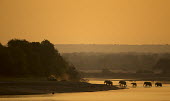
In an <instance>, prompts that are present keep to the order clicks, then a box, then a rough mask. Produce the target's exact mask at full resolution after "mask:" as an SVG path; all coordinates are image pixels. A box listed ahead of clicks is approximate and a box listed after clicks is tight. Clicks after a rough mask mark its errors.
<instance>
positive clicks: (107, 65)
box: [62, 53, 170, 73]
mask: <svg viewBox="0 0 170 101" xmlns="http://www.w3.org/2000/svg"><path fill="white" fill-rule="evenodd" d="M62 55H63V57H64V58H65V59H67V60H68V61H70V62H71V63H73V64H74V65H75V66H76V67H77V69H80V70H102V69H109V70H118V69H119V70H122V71H125V72H126V71H127V72H128V71H133V72H138V73H140V72H150V71H155V70H158V71H160V72H164V73H165V72H169V71H170V53H159V54H157V53H63V54H62Z"/></svg>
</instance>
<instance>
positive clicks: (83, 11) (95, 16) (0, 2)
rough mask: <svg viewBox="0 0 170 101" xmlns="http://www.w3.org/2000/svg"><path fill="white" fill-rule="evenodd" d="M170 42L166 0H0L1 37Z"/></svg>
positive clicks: (169, 7) (3, 39) (3, 40)
mask: <svg viewBox="0 0 170 101" xmlns="http://www.w3.org/2000/svg"><path fill="white" fill-rule="evenodd" d="M12 38H19V39H27V40H28V41H42V40H43V39H48V40H50V41H51V42H52V43H55V44H67V43H69V44H82V43H83V44H86V43H88V44H166V43H168V44H170V0H0V42H1V43H3V44H6V42H7V41H8V40H10V39H12Z"/></svg>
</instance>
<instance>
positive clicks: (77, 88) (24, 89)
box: [0, 81, 120, 95]
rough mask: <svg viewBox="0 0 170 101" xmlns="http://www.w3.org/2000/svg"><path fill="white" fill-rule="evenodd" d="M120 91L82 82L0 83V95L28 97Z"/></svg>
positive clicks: (112, 87)
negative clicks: (48, 94) (53, 93)
mask: <svg viewBox="0 0 170 101" xmlns="http://www.w3.org/2000/svg"><path fill="white" fill-rule="evenodd" d="M117 89H120V88H118V87H116V86H106V85H104V84H90V83H84V82H67V81H63V82H57V81H34V82H31V81H28V82H24V81H13V82H0V95H29V94H47V93H52V92H55V93H66V92H94V91H106V90H117Z"/></svg>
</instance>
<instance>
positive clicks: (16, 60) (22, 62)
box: [0, 39, 79, 80]
mask: <svg viewBox="0 0 170 101" xmlns="http://www.w3.org/2000/svg"><path fill="white" fill-rule="evenodd" d="M51 74H54V75H56V76H57V77H58V78H60V79H62V78H63V79H69V80H74V79H78V78H79V73H78V72H77V70H76V68H75V67H74V66H73V65H70V64H69V63H68V62H66V61H65V60H64V59H63V57H62V56H61V55H60V54H59V52H58V51H57V50H56V49H55V48H54V45H53V44H52V43H50V42H49V41H48V40H44V41H42V42H28V41H26V40H18V39H12V40H10V41H9V42H8V43H7V45H6V46H4V45H2V44H0V76H9V77H10V76H12V77H21V76H38V77H47V76H49V75H51Z"/></svg>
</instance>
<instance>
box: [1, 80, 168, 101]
mask: <svg viewBox="0 0 170 101" xmlns="http://www.w3.org/2000/svg"><path fill="white" fill-rule="evenodd" d="M114 80H115V79H114ZM91 83H99V84H100V83H103V80H101V79H91ZM113 83H114V85H117V83H118V81H113ZM130 83H131V82H128V89H123V90H110V91H99V92H82V93H56V94H54V95H52V94H44V95H19V96H14V95H11V96H1V97H0V101H124V100H126V101H170V84H164V85H163V87H154V86H153V87H150V88H149V87H148V88H144V87H143V81H137V82H136V83H137V84H138V86H137V87H136V88H133V87H131V85H130Z"/></svg>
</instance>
